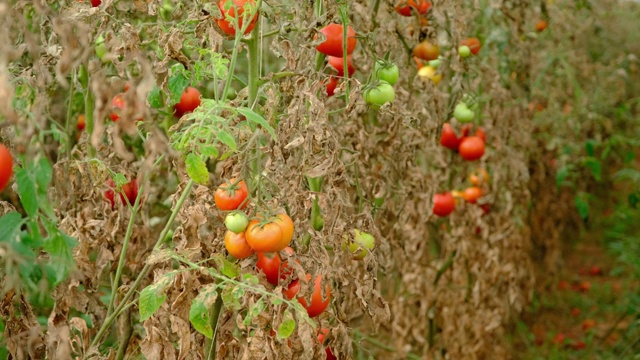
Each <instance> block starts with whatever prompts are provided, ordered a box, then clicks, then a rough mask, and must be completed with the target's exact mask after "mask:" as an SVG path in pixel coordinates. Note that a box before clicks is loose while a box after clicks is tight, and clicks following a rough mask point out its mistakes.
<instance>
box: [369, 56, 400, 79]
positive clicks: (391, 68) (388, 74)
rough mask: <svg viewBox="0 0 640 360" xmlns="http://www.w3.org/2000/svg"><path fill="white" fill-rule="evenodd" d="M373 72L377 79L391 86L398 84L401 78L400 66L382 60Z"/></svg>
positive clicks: (377, 63)
mask: <svg viewBox="0 0 640 360" xmlns="http://www.w3.org/2000/svg"><path fill="white" fill-rule="evenodd" d="M373 72H374V74H375V77H376V79H378V80H382V81H386V82H388V83H389V84H390V85H394V84H395V83H397V82H398V78H399V77H400V70H399V69H398V65H396V64H394V63H390V62H386V61H382V60H378V61H376V64H375V66H374V67H373Z"/></svg>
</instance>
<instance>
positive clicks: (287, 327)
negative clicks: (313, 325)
mask: <svg viewBox="0 0 640 360" xmlns="http://www.w3.org/2000/svg"><path fill="white" fill-rule="evenodd" d="M284 317H285V319H284V320H283V321H282V323H280V326H278V335H277V338H278V340H283V339H288V338H289V337H290V336H291V335H292V334H293V330H295V329H296V322H295V320H293V316H292V315H291V313H290V312H289V311H287V312H286V313H285V316H284Z"/></svg>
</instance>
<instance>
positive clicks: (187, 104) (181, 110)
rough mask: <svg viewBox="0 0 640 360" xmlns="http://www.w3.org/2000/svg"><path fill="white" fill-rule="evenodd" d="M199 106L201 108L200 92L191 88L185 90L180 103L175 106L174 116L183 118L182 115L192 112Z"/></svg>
mask: <svg viewBox="0 0 640 360" xmlns="http://www.w3.org/2000/svg"><path fill="white" fill-rule="evenodd" d="M198 106H200V91H198V89H196V88H193V87H191V86H189V87H187V88H186V89H184V92H183V93H182V95H181V96H180V102H178V103H177V104H175V105H174V107H173V108H174V113H173V115H174V116H176V117H182V115H184V114H186V113H190V112H192V111H193V110H195V109H196V108H197V107H198Z"/></svg>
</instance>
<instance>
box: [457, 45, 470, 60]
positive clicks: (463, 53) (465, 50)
mask: <svg viewBox="0 0 640 360" xmlns="http://www.w3.org/2000/svg"><path fill="white" fill-rule="evenodd" d="M458 54H459V55H460V57H461V58H468V57H469V56H471V49H470V48H469V47H468V46H466V45H462V46H460V47H459V48H458Z"/></svg>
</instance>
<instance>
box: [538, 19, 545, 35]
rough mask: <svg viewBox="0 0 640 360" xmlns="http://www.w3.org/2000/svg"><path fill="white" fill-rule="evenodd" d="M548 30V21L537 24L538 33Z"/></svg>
mask: <svg viewBox="0 0 640 360" xmlns="http://www.w3.org/2000/svg"><path fill="white" fill-rule="evenodd" d="M546 28H547V21H546V20H540V21H538V22H537V23H536V31H537V32H542V31H544V30H545V29H546Z"/></svg>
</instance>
